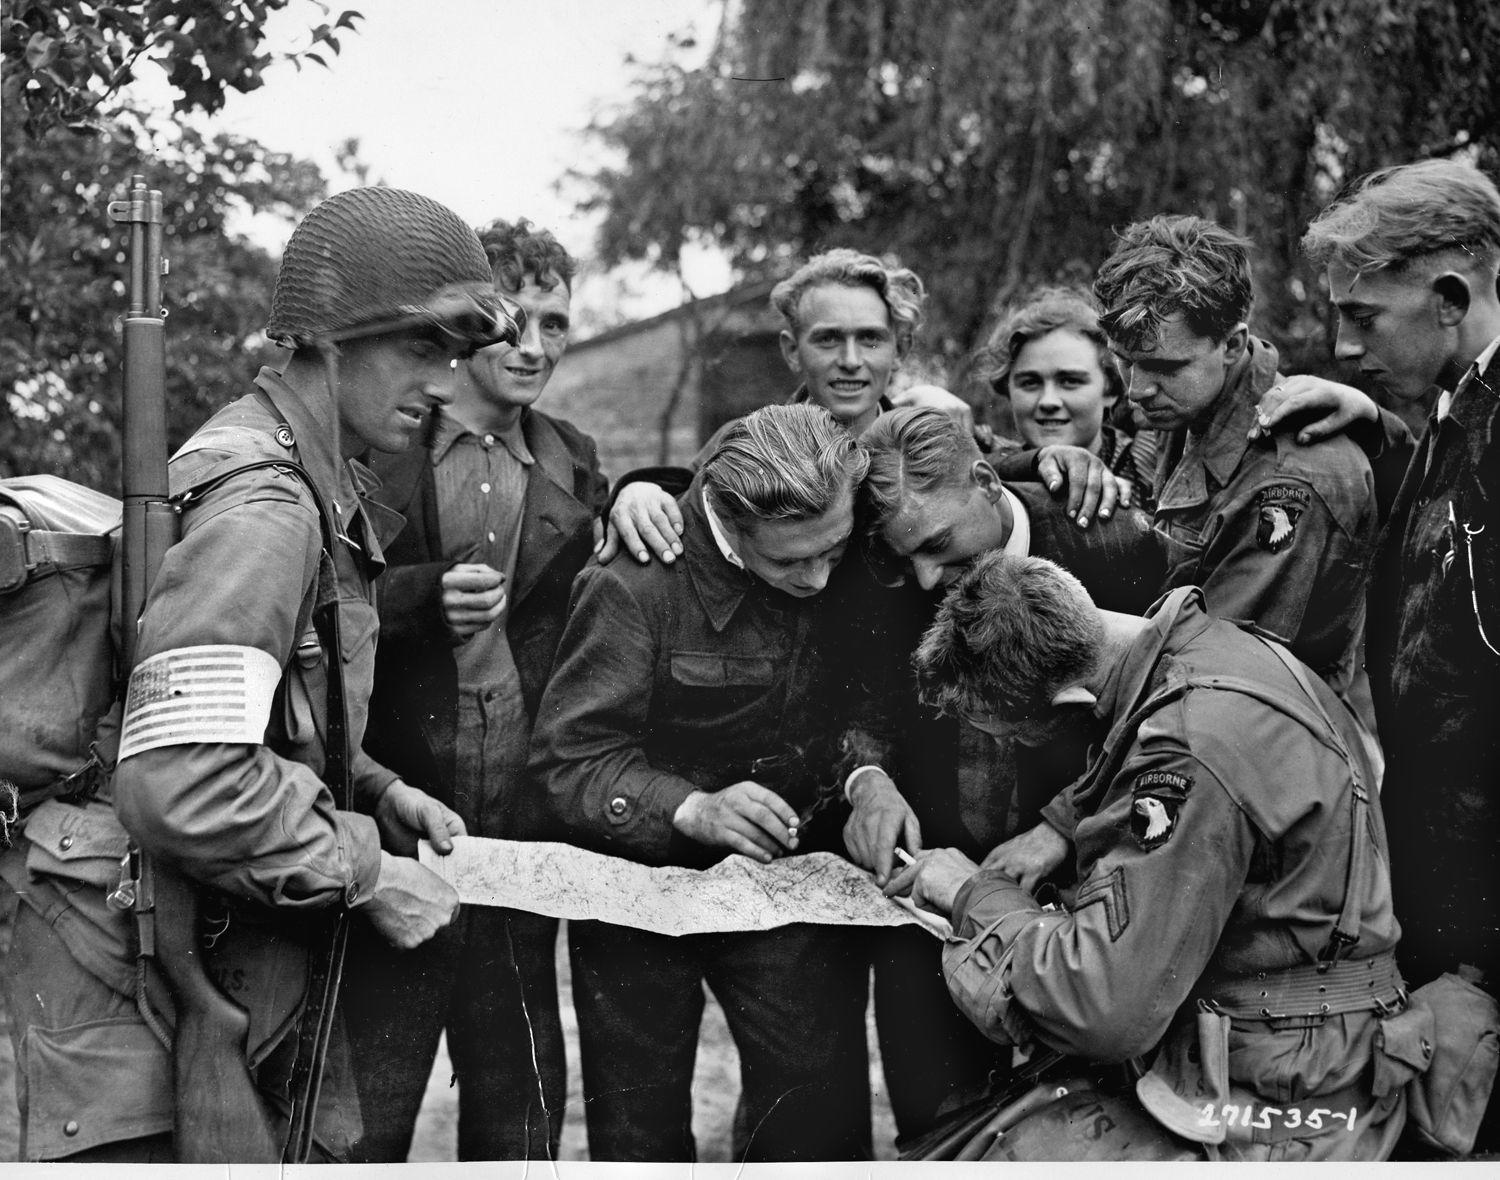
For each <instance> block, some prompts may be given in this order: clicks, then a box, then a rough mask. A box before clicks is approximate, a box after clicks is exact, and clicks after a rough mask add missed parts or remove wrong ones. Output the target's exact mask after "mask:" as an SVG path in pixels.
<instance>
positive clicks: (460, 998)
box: [349, 221, 607, 1162]
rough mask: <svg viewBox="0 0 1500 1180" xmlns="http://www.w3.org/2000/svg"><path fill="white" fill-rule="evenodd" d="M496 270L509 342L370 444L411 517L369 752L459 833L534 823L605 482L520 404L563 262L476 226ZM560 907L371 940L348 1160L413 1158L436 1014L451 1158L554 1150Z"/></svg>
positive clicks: (559, 330)
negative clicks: (553, 681) (563, 659)
mask: <svg viewBox="0 0 1500 1180" xmlns="http://www.w3.org/2000/svg"><path fill="white" fill-rule="evenodd" d="M480 240H481V242H482V243H483V245H484V249H485V253H486V255H487V256H488V259H489V263H490V267H491V270H492V272H493V274H494V282H495V287H496V288H497V289H498V290H499V291H500V292H501V293H503V294H504V295H505V297H506V298H508V299H511V300H514V301H515V302H516V303H518V304H519V305H520V306H521V308H522V310H524V311H525V313H526V317H527V322H526V325H525V329H524V332H523V334H522V337H521V339H520V342H519V343H518V344H517V345H516V346H515V347H514V348H512V347H507V346H500V347H495V348H488V349H484V350H482V351H480V352H479V353H476V354H475V355H474V356H473V357H472V358H470V359H469V360H467V361H465V362H462V363H461V364H460V366H459V373H458V383H457V393H456V396H455V398H454V401H453V405H452V406H451V407H444V408H442V409H439V410H438V411H436V412H435V413H433V415H432V416H431V417H430V419H429V420H428V422H427V425H426V431H425V442H426V446H423V447H417V448H414V449H413V450H412V451H411V452H409V453H407V454H404V455H399V456H382V457H381V458H379V459H377V460H376V461H375V464H374V466H375V470H376V472H377V473H378V474H379V475H380V477H381V479H382V480H383V482H384V486H383V487H382V488H381V490H380V492H379V496H380V498H381V499H382V500H383V501H384V502H385V503H387V504H388V505H389V506H391V507H392V508H395V509H396V510H397V511H399V512H401V513H402V514H403V515H405V516H406V518H407V526H406V528H405V530H404V531H403V532H402V533H401V534H400V536H399V537H398V538H397V539H396V540H395V542H393V543H392V545H391V546H390V549H389V550H388V557H389V560H390V563H391V569H390V570H389V572H388V574H387V578H386V581H385V583H384V584H383V585H382V587H381V597H380V616H381V630H380V649H379V655H378V658H377V660H376V669H375V694H374V698H373V700H372V704H371V723H370V730H369V734H370V736H369V740H368V743H367V745H368V748H370V749H371V750H372V751H378V753H379V756H380V757H382V758H384V759H388V760H389V761H390V762H391V763H392V764H393V765H395V766H398V767H400V769H401V771H402V773H404V774H405V775H406V776H407V777H408V778H409V779H410V780H411V781H413V782H418V783H421V784H422V785H423V786H424V787H425V788H426V789H427V790H429V791H431V792H432V793H433V794H434V795H435V796H437V797H438V798H440V799H442V800H443V801H444V802H446V803H448V804H449V805H451V806H452V807H453V808H454V809H455V810H456V811H457V812H458V813H459V814H460V815H461V816H463V818H464V822H465V823H466V824H467V826H468V831H469V833H470V834H471V835H476V836H489V837H499V838H505V839H517V838H525V837H526V836H527V835H528V832H529V829H528V820H527V794H528V792H527V786H526V777H525V766H526V753H527V747H528V745H529V742H530V735H531V725H532V721H533V719H534V718H535V716H536V710H537V705H538V702H539V701H540V698H541V694H542V689H543V688H544V687H545V685H546V682H547V674H548V673H549V671H550V670H551V667H552V656H553V653H554V652H555V650H556V648H557V643H558V639H559V637H560V636H561V634H562V626H563V620H564V615H565V611H566V606H567V600H568V587H569V585H570V584H571V583H572V580H573V576H574V575H575V574H576V573H577V572H578V570H579V569H580V568H582V566H583V564H584V562H585V561H586V560H587V559H588V556H589V552H590V550H591V548H592V545H593V537H594V531H593V530H594V520H595V518H596V516H597V515H598V513H599V511H600V508H601V507H602V505H603V502H604V496H605V492H606V488H607V484H606V481H605V480H604V477H603V476H602V475H600V473H599V464H598V459H597V456H596V452H595V447H594V441H593V439H591V438H589V437H588V436H587V435H585V434H583V433H582V432H580V431H579V430H578V429H576V428H575V427H574V426H572V425H571V424H570V423H568V422H564V421H562V420H561V419H557V418H553V417H550V416H549V415H547V414H544V413H541V412H540V411H538V410H536V409H535V408H533V403H534V402H535V401H536V400H537V398H538V397H539V396H540V395H541V393H542V391H543V389H544V388H545V387H546V385H547V382H548V380H549V379H550V378H551V376H552V372H553V369H554V368H555V366H556V365H557V362H558V360H559V359H561V357H562V354H563V350H564V349H565V348H566V347H567V342H568V323H569V321H568V312H569V302H570V286H569V285H570V283H571V282H572V278H573V273H574V270H575V267H576V264H575V263H574V261H573V259H572V258H571V257H569V255H568V253H567V252H566V251H565V250H564V249H563V248H562V246H561V245H560V244H559V243H558V242H557V240H556V239H555V238H554V237H553V236H552V235H551V234H550V233H548V232H546V231H545V230H542V231H537V230H533V229H532V228H531V227H530V226H529V225H528V224H527V223H526V222H525V221H520V222H518V223H516V224H515V225H510V224H507V223H505V222H502V221H497V222H495V223H494V224H492V225H490V226H489V227H488V228H486V229H484V230H483V231H482V232H481V234H480ZM556 942H557V921H556V919H552V918H544V917H541V916H539V915H536V914H528V913H522V912H519V911H516V910H505V909H492V908H485V907H469V908H466V909H464V910H463V911H462V913H461V914H460V917H459V919H458V921H457V922H456V923H455V925H454V927H453V929H452V930H451V931H450V932H448V933H447V934H446V935H445V936H444V937H443V938H442V939H441V940H439V941H438V942H436V943H434V944H433V945H432V946H431V947H428V948H424V950H423V952H422V953H421V954H420V955H400V954H397V953H395V952H392V951H389V950H387V949H385V948H384V947H381V946H379V945H377V944H375V943H373V942H372V941H371V940H365V944H366V945H362V946H361V947H360V948H359V949H360V952H361V955H360V958H359V960H358V962H360V964H361V965H362V966H363V967H366V968H368V969H369V970H370V971H371V972H372V973H374V974H377V975H378V976H379V977H380V978H382V979H383V980H384V986H382V987H376V988H372V989H371V993H370V995H369V996H367V997H362V1002H361V1004H360V1005H359V1007H357V1008H351V1010H350V1012H349V1018H350V1022H351V1025H352V1026H353V1027H354V1028H355V1029H356V1030H357V1035H356V1040H357V1042H358V1051H357V1054H356V1059H355V1065H356V1072H357V1077H358V1080H359V1085H360V1093H361V1096H362V1098H363V1100H364V1103H365V1108H366V1110H367V1111H368V1112H370V1114H369V1117H367V1118H366V1120H365V1128H366V1130H365V1137H364V1139H363V1140H362V1141H361V1143H360V1145H359V1147H358V1149H357V1152H356V1158H357V1159H359V1160H362V1161H366V1162H400V1161H403V1160H405V1158H406V1153H407V1150H408V1148H409V1147H410V1144H411V1135H412V1128H413V1125H414V1123H415V1120H416V1116H417V1112H418V1109H419V1108H420V1106H421V1101H422V1093H423V1090H424V1089H425V1086H426V1082H427V1078H428V1075H429V1073H430V1071H431V1067H432V1061H433V1057H434V1055H435V1053H436V1050H437V1043H438V1036H439V1034H440V1033H441V1032H442V1031H443V1030H444V1029H445V1028H446V1029H447V1031H448V1046H449V1053H450V1055H451V1057H452V1059H453V1068H454V1074H455V1076H456V1078H457V1080H458V1090H459V1123H458V1140H459V1142H458V1154H459V1158H460V1159H464V1160H487V1159H514V1158H528V1157H534V1158H539V1159H547V1158H553V1157H555V1155H556V1152H557V1142H558V1136H559V1135H560V1134H561V1129H562V1108H563V1102H564V1099H565V1096H566V1064H565V1057H564V1047H563V1036H562V1026H561V1022H560V1018H559V1015H558V997H557V980H556V973H555V967H554V958H553V956H554V948H555V946H556Z"/></svg>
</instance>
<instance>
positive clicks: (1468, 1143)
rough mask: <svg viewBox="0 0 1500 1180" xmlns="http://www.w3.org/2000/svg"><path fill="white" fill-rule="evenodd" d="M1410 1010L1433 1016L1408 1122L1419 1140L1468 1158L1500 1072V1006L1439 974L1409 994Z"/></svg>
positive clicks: (1470, 986)
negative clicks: (1426, 1063)
mask: <svg viewBox="0 0 1500 1180" xmlns="http://www.w3.org/2000/svg"><path fill="white" fill-rule="evenodd" d="M1411 1002H1412V1007H1413V1008H1425V1009H1428V1010H1429V1011H1430V1012H1431V1015H1432V1027H1433V1033H1434V1039H1433V1052H1432V1066H1431V1068H1429V1069H1428V1070H1427V1072H1426V1073H1424V1074H1422V1075H1421V1076H1420V1077H1419V1078H1417V1079H1416V1081H1415V1082H1414V1084H1413V1085H1412V1086H1411V1088H1410V1089H1409V1090H1408V1092H1407V1093H1408V1097H1409V1098H1410V1101H1411V1106H1410V1110H1411V1120H1412V1122H1413V1123H1415V1124H1416V1127H1417V1130H1418V1132H1419V1133H1420V1134H1421V1136H1422V1138H1423V1139H1424V1140H1425V1141H1426V1142H1428V1143H1430V1144H1432V1145H1433V1146H1434V1147H1437V1148H1439V1149H1441V1150H1443V1151H1446V1152H1449V1153H1451V1154H1453V1155H1468V1154H1469V1152H1471V1151H1473V1150H1474V1138H1475V1136H1476V1135H1477V1134H1478V1133H1479V1124H1480V1121H1481V1120H1482V1119H1483V1118H1484V1112H1485V1109H1486V1108H1487V1107H1488V1106H1489V1101H1490V1092H1491V1091H1492V1090H1493V1089H1494V1087H1495V1074H1496V1071H1497V1068H1500V1003H1497V1002H1496V1000H1495V997H1494V996H1492V995H1490V994H1489V993H1488V992H1487V991H1485V990H1484V989H1483V988H1480V987H1477V986H1476V985H1474V984H1472V983H1470V982H1469V981H1468V980H1466V979H1463V978H1461V977H1459V976H1457V975H1453V974H1447V975H1440V976H1438V978H1437V979H1435V980H1433V981H1432V982H1431V983H1429V984H1426V985H1424V986H1423V987H1419V988H1418V989H1417V990H1416V991H1414V992H1413V993H1412V997H1411Z"/></svg>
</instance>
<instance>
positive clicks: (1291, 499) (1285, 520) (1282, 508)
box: [1255, 484, 1312, 553]
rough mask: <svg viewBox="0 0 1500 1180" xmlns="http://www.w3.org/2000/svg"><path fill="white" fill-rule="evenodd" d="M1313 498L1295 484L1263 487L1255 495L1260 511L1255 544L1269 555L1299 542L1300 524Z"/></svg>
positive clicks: (1304, 489)
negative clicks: (1296, 540) (1298, 528)
mask: <svg viewBox="0 0 1500 1180" xmlns="http://www.w3.org/2000/svg"><path fill="white" fill-rule="evenodd" d="M1311 499H1312V497H1311V496H1310V495H1309V494H1308V491H1307V489H1306V488H1301V487H1297V486H1296V485H1295V484H1278V485H1277V486H1276V487H1271V488H1262V489H1261V490H1260V491H1259V492H1257V493H1256V495H1255V503H1256V506H1257V507H1258V508H1259V509H1260V520H1259V521H1258V522H1257V524H1256V527H1255V543H1256V544H1257V545H1259V546H1260V547H1261V548H1262V549H1265V550H1267V551H1268V552H1270V553H1280V552H1281V551H1282V550H1283V549H1285V548H1286V547H1287V546H1288V545H1290V544H1291V543H1292V541H1293V540H1295V539H1296V536H1297V521H1298V520H1299V519H1301V516H1302V513H1303V512H1304V511H1305V510H1306V508H1307V505H1308V503H1309V502H1310V501H1311Z"/></svg>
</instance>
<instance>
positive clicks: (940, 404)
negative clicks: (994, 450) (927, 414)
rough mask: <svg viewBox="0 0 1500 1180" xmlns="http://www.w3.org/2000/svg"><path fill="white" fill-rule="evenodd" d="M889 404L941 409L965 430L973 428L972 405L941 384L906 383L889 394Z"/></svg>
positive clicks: (969, 430)
mask: <svg viewBox="0 0 1500 1180" xmlns="http://www.w3.org/2000/svg"><path fill="white" fill-rule="evenodd" d="M891 405H893V406H897V407H900V406H920V407H923V408H925V409H931V410H941V411H942V412H943V413H945V414H947V415H948V417H950V418H952V419H953V420H954V421H955V422H957V423H958V424H959V425H960V426H962V427H963V428H964V430H965V431H967V432H970V433H972V432H973V430H974V407H973V406H971V405H969V403H968V402H966V401H964V399H963V398H961V397H959V396H958V395H957V394H956V393H952V392H950V391H948V390H946V389H944V388H943V387H942V386H941V385H908V386H907V387H906V388H905V389H903V390H901V391H899V392H897V393H892V394H891Z"/></svg>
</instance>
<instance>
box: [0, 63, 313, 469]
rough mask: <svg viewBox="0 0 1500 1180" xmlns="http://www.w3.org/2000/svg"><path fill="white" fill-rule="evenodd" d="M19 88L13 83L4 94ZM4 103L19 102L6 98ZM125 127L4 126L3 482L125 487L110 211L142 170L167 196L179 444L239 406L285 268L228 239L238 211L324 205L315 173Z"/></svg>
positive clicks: (173, 399) (168, 295) (172, 416)
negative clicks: (37, 477) (34, 135)
mask: <svg viewBox="0 0 1500 1180" xmlns="http://www.w3.org/2000/svg"><path fill="white" fill-rule="evenodd" d="M7 84H8V85H9V84H10V83H9V80H8V81H7ZM7 97H8V96H7ZM146 134H147V131H146V129H145V125H144V123H143V121H142V120H140V119H139V118H136V117H133V116H131V115H129V114H128V113H121V114H120V116H119V117H118V118H116V119H113V120H111V121H110V122H109V123H107V124H105V125H104V126H103V128H102V129H101V130H100V131H98V132H96V133H95V134H92V135H87V136H80V135H75V134H71V133H69V132H68V131H67V130H66V129H64V128H61V127H58V128H54V129H53V130H52V131H50V132H48V133H46V134H45V135H43V136H42V137H41V138H40V139H31V138H30V137H29V136H27V135H26V134H25V131H24V129H23V127H22V126H21V125H20V123H19V122H18V121H12V120H6V121H5V122H4V123H3V124H0V148H3V151H4V158H5V169H4V173H3V175H0V203H3V205H4V208H5V223H4V233H3V236H0V400H3V410H0V475H12V474H17V473H21V472H33V471H51V472H55V473H57V474H60V475H64V476H66V477H68V478H72V479H76V480H79V481H80V482H82V483H86V484H88V485H90V486H92V487H95V488H99V489H101V490H114V489H115V488H117V487H118V484H119V414H120V371H121V362H122V355H121V338H120V328H119V323H120V319H121V317H122V315H123V314H124V311H125V306H126V294H125V277H126V274H127V264H126V257H125V246H124V237H123V235H122V234H121V232H120V230H119V228H118V227H116V226H115V225H114V224H112V223H111V222H110V220H109V217H108V213H107V206H108V203H109V201H110V200H111V199H114V198H117V197H119V196H121V195H122V192H123V189H124V186H125V183H126V182H127V180H128V178H129V177H130V175H131V174H132V173H134V172H143V173H144V174H145V176H146V181H147V183H148V185H150V186H151V187H153V188H158V189H160V190H162V193H163V200H164V203H165V207H166V208H165V214H166V218H165V227H164V229H165V235H164V236H165V241H164V249H163V252H164V254H165V255H166V256H167V258H168V259H169V260H170V263H171V270H170V273H169V275H168V276H167V278H166V279H165V281H164V290H163V297H164V302H165V303H166V305H167V311H168V318H167V365H168V372H167V401H168V429H169V433H170V436H171V437H170V442H171V444H172V445H173V446H176V445H177V444H178V443H180V442H181V441H182V440H183V439H184V438H185V437H186V436H187V434H188V433H189V432H190V431H191V430H193V429H194V428H195V427H196V426H198V425H199V424H200V423H201V422H202V421H203V419H204V418H206V417H207V416H208V415H209V414H210V413H212V412H213V410H215V409H217V408H218V407H219V406H221V405H223V404H224V403H225V402H227V401H229V400H230V399H232V398H234V397H237V396H239V394H241V393H242V392H244V390H245V388H246V383H247V381H248V379H249V378H250V377H251V376H253V374H254V371H255V365H256V362H257V358H258V355H259V354H261V353H265V354H266V355H269V352H270V350H269V348H268V347H267V346H266V345H265V344H264V342H263V341H262V340H261V337H260V331H261V329H262V328H263V327H264V325H265V322H266V319H267V316H268V313H269V309H270V301H271V290H272V287H273V285H274V281H275V271H276V267H275V261H274V259H272V258H271V257H270V256H269V255H268V254H267V253H266V252H265V251H264V250H262V249H261V248H259V247H258V246H255V245H254V244H252V243H250V242H248V241H246V240H245V239H244V238H242V237H240V236H238V235H236V234H232V233H230V232H229V231H228V227H227V223H228V219H229V218H230V216H231V214H232V213H233V212H234V211H235V210H237V209H238V210H241V211H246V210H248V211H255V212H261V213H270V214H273V215H279V216H281V217H283V218H285V219H286V220H287V221H288V223H289V224H290V222H291V221H292V220H294V219H295V218H297V217H299V216H300V215H301V214H302V213H304V212H306V211H307V210H308V209H309V208H311V206H312V205H313V204H314V203H316V202H317V201H318V200H320V199H321V198H322V196H323V195H324V193H325V191H326V186H325V184H324V180H323V177H322V175H321V174H320V173H319V171H318V169H317V167H316V166H315V165H313V164H310V163H308V162H306V161H303V160H298V159H295V158H294V157H290V156H287V155H285V154H283V153H277V152H270V151H267V150H266V149H265V148H263V147H261V146H260V145H259V144H257V143H254V142H253V141H250V140H246V139H242V138H238V137H233V136H225V135H216V136H205V135H204V134H202V133H200V132H198V131H196V130H194V129H193V128H191V127H181V128H175V129H166V130H162V129H158V130H156V131H155V133H154V134H153V135H152V136H151V140H150V149H149V150H147V149H146V147H145V143H144V140H145V136H146Z"/></svg>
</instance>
